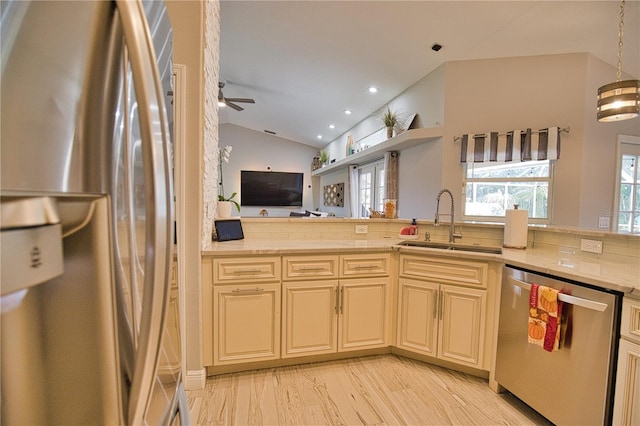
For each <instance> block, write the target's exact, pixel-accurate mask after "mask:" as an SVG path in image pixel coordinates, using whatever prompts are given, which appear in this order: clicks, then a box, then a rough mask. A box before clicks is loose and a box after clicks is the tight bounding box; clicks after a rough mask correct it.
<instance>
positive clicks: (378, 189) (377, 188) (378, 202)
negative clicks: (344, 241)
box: [357, 158, 386, 217]
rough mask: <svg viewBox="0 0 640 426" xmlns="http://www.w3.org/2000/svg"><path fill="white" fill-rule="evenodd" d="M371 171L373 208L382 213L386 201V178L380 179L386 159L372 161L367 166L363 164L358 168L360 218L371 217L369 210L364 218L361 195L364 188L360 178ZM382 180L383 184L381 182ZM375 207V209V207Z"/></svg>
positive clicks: (370, 195)
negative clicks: (361, 185)
mask: <svg viewBox="0 0 640 426" xmlns="http://www.w3.org/2000/svg"><path fill="white" fill-rule="evenodd" d="M364 171H371V172H372V176H373V179H372V182H371V188H370V194H369V197H370V199H371V206H372V207H371V208H373V209H374V210H378V211H382V210H383V208H382V202H383V199H384V189H385V183H386V182H385V180H386V179H385V178H384V175H383V176H382V178H380V179H379V176H380V172H381V171H382V172H383V173H384V158H381V159H378V160H375V161H372V162H370V163H367V164H362V165H360V166H358V210H357V212H358V217H369V210H368V209H367V212H366V215H364V216H363V210H362V208H363V204H362V202H361V201H360V200H361V198H360V195H361V192H362V188H361V187H360V177H361V174H362V172H364ZM379 180H381V182H379ZM373 206H375V207H373Z"/></svg>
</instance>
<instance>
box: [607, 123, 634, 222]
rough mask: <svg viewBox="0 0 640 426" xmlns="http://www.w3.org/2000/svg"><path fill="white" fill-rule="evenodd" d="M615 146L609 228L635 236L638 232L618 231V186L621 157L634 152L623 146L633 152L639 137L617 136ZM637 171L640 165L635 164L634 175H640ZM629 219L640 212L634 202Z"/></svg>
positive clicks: (619, 182)
mask: <svg viewBox="0 0 640 426" xmlns="http://www.w3.org/2000/svg"><path fill="white" fill-rule="evenodd" d="M616 142H617V144H616V171H615V173H616V174H615V177H614V182H615V189H614V194H615V196H614V200H613V208H612V209H611V211H610V212H609V217H613V227H612V228H611V229H612V230H613V231H614V232H624V233H629V234H637V233H638V232H633V230H632V231H631V232H628V231H620V229H619V228H618V227H619V224H620V223H619V222H620V184H621V183H622V182H621V181H620V177H621V176H620V174H621V172H622V156H623V155H625V154H627V155H629V154H631V155H635V153H634V152H630V151H629V150H628V149H625V147H624V146H623V145H629V146H631V147H632V148H631V149H632V150H634V149H635V148H633V146H634V145H637V146H640V137H638V136H630V135H618V137H617V141H616ZM638 169H640V164H636V174H638V173H640V171H638ZM635 185H639V184H638V183H637V182H636V183H635ZM631 208H632V210H631V212H630V213H631V217H632V218H633V215H634V214H637V213H640V211H638V210H636V209H635V200H633V201H632V205H631Z"/></svg>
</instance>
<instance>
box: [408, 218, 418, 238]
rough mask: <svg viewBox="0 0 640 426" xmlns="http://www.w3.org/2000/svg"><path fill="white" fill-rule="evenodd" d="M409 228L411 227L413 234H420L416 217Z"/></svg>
mask: <svg viewBox="0 0 640 426" xmlns="http://www.w3.org/2000/svg"><path fill="white" fill-rule="evenodd" d="M409 228H410V229H411V235H418V223H417V222H416V220H415V218H414V219H412V220H411V226H410V227H409Z"/></svg>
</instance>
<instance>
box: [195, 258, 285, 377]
mask: <svg viewBox="0 0 640 426" xmlns="http://www.w3.org/2000/svg"><path fill="white" fill-rule="evenodd" d="M202 265H203V266H202V267H203V272H202V276H203V294H204V298H203V299H204V303H205V308H204V313H205V316H204V318H205V321H204V324H203V330H204V332H205V335H204V339H203V344H204V348H205V350H204V358H205V364H206V365H213V366H222V365H231V364H241V363H247V362H254V361H267V360H275V359H278V358H280V332H281V330H280V329H281V327H280V321H281V309H280V307H281V299H282V292H281V263H280V257H279V256H247V257H219V258H211V257H206V258H203V263H202Z"/></svg>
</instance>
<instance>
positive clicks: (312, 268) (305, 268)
mask: <svg viewBox="0 0 640 426" xmlns="http://www.w3.org/2000/svg"><path fill="white" fill-rule="evenodd" d="M300 270H301V271H303V272H313V271H326V270H327V268H325V267H323V266H303V267H302V268H300Z"/></svg>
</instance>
